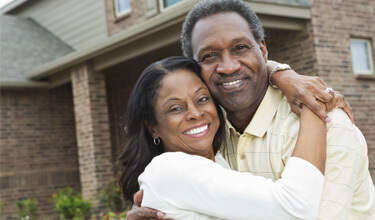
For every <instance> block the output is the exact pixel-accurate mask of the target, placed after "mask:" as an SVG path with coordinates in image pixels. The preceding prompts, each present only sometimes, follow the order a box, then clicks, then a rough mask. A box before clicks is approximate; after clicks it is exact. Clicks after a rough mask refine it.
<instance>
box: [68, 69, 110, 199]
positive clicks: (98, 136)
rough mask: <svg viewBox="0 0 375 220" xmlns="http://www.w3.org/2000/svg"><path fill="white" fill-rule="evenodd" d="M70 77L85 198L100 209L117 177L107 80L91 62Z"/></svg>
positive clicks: (74, 71)
mask: <svg viewBox="0 0 375 220" xmlns="http://www.w3.org/2000/svg"><path fill="white" fill-rule="evenodd" d="M71 77H72V87H73V96H74V112H75V121H76V133H77V135H76V136H77V144H78V159H79V171H80V178H81V188H82V195H83V197H84V198H86V199H93V200H92V201H93V202H94V204H95V206H97V204H98V200H97V199H96V198H97V195H98V193H99V191H100V190H101V189H102V188H103V187H104V186H105V185H106V184H107V183H108V182H109V181H110V180H111V179H112V178H113V176H114V174H113V163H112V162H113V161H112V148H111V139H110V129H109V116H108V106H107V91H106V84H105V77H104V74H102V73H99V72H94V71H93V68H92V66H91V65H90V63H84V64H81V65H79V66H77V67H75V68H74V69H73V70H72V75H71Z"/></svg>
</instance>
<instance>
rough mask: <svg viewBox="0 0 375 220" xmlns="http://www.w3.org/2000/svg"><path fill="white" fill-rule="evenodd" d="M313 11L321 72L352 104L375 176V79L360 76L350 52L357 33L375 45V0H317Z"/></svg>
mask: <svg viewBox="0 0 375 220" xmlns="http://www.w3.org/2000/svg"><path fill="white" fill-rule="evenodd" d="M311 13H312V27H313V34H314V36H313V37H314V45H315V50H316V56H317V62H318V68H319V69H318V73H319V75H320V76H322V77H323V78H324V80H325V81H326V82H327V83H328V84H329V85H331V86H332V87H333V88H335V89H337V90H339V91H341V92H342V93H343V94H344V95H345V97H346V98H347V100H348V101H349V102H350V104H351V105H352V107H353V111H354V115H355V117H356V124H357V126H358V127H359V128H360V129H361V131H362V132H363V134H364V136H365V138H366V140H367V144H368V154H369V158H370V171H371V173H372V176H373V179H374V180H375V79H372V80H363V79H356V77H355V75H354V74H353V70H352V60H351V59H352V58H351V53H350V38H351V37H353V36H354V37H363V38H367V39H370V40H371V41H372V45H374V40H375V39H374V37H375V16H374V14H375V1H368V0H345V1H344V0H314V1H312V10H311ZM372 54H373V55H375V50H374V47H373V48H372ZM373 61H375V60H373Z"/></svg>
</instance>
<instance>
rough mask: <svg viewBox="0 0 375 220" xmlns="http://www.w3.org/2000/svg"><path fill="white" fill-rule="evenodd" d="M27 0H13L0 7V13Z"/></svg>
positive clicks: (8, 10) (12, 8)
mask: <svg viewBox="0 0 375 220" xmlns="http://www.w3.org/2000/svg"><path fill="white" fill-rule="evenodd" d="M27 1H29V0H13V1H11V2H9V3H8V4H6V5H5V6H4V7H2V8H1V9H0V14H6V13H9V12H10V11H12V10H14V9H16V8H18V7H19V6H21V5H23V4H24V3H25V2H27Z"/></svg>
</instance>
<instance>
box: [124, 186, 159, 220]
mask: <svg viewBox="0 0 375 220" xmlns="http://www.w3.org/2000/svg"><path fill="white" fill-rule="evenodd" d="M142 198H143V190H140V191H138V192H136V193H135V194H134V198H133V202H134V205H133V207H132V209H131V210H130V211H129V212H128V213H127V215H126V219H127V220H158V219H163V218H164V216H165V214H164V213H162V212H160V211H158V210H155V209H151V208H147V207H141V204H142Z"/></svg>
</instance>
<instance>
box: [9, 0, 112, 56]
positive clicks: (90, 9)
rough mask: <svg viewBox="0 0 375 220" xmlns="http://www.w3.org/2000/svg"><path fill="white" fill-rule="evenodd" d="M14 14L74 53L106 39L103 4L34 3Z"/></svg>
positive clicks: (81, 0)
mask: <svg viewBox="0 0 375 220" xmlns="http://www.w3.org/2000/svg"><path fill="white" fill-rule="evenodd" d="M12 14H15V15H20V16H25V17H31V18H33V19H34V20H36V21H37V22H38V23H40V24H41V25H42V26H44V27H45V28H47V29H48V30H49V31H51V32H52V33H54V34H55V35H56V36H58V37H59V38H60V39H61V40H63V41H64V42H65V43H67V44H69V45H70V46H72V47H74V48H75V49H82V48H85V47H88V46H92V45H93V44H95V43H97V42H99V41H101V40H103V39H105V38H106V37H107V27H106V18H105V6H104V0H38V1H35V0H33V1H29V2H28V3H26V4H24V5H23V6H22V7H20V8H19V9H17V10H14V11H13V12H12Z"/></svg>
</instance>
